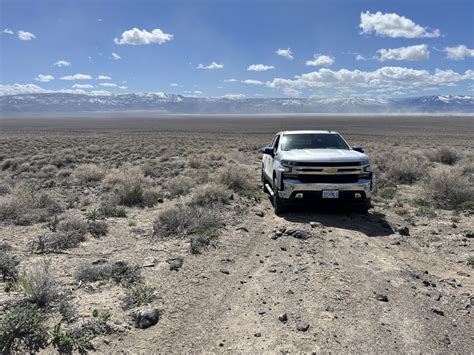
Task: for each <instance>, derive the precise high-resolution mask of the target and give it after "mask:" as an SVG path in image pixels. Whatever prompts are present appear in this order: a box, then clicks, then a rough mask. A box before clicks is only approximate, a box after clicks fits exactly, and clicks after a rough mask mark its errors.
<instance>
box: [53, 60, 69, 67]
mask: <svg viewBox="0 0 474 355" xmlns="http://www.w3.org/2000/svg"><path fill="white" fill-rule="evenodd" d="M53 66H55V67H70V66H71V62H68V61H67V60H58V61H57V62H56V63H54V64H53Z"/></svg>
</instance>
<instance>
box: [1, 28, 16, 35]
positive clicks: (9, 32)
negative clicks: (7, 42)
mask: <svg viewBox="0 0 474 355" xmlns="http://www.w3.org/2000/svg"><path fill="white" fill-rule="evenodd" d="M2 32H3V33H5V34H7V35H12V34H14V33H13V31H12V30H10V29H9V28H5V29H4V30H3V31H2Z"/></svg>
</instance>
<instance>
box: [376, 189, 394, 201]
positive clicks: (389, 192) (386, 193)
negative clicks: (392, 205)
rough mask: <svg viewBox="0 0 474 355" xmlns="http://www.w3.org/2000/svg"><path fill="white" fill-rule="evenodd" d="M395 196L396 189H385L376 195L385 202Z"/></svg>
mask: <svg viewBox="0 0 474 355" xmlns="http://www.w3.org/2000/svg"><path fill="white" fill-rule="evenodd" d="M396 194H397V188H396V187H390V186H389V187H385V188H383V189H381V190H380V191H379V192H378V195H379V196H380V197H381V198H383V199H387V200H392V199H393V198H394V197H395V195H396Z"/></svg>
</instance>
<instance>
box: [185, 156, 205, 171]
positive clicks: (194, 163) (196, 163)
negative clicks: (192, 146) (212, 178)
mask: <svg viewBox="0 0 474 355" xmlns="http://www.w3.org/2000/svg"><path fill="white" fill-rule="evenodd" d="M188 166H189V167H190V168H193V169H199V168H201V167H203V166H205V162H204V161H203V160H202V159H200V158H198V157H196V156H194V157H191V158H189V160H188Z"/></svg>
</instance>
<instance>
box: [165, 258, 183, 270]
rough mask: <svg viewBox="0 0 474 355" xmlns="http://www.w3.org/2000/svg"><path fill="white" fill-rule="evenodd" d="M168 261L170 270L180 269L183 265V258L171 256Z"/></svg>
mask: <svg viewBox="0 0 474 355" xmlns="http://www.w3.org/2000/svg"><path fill="white" fill-rule="evenodd" d="M166 262H167V263H168V264H169V265H170V270H175V271H178V269H180V268H181V267H182V266H183V263H184V261H183V258H171V259H168V260H166Z"/></svg>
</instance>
